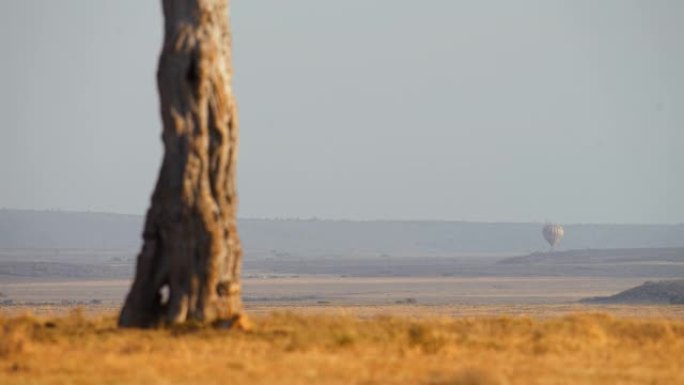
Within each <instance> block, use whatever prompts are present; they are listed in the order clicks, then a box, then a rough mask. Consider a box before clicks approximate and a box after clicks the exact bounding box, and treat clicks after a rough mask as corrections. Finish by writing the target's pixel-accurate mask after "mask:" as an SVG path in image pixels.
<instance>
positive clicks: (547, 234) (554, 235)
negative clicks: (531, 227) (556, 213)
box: [542, 223, 565, 250]
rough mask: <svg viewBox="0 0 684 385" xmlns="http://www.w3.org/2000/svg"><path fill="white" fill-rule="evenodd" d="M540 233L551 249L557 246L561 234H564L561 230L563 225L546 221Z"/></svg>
mask: <svg viewBox="0 0 684 385" xmlns="http://www.w3.org/2000/svg"><path fill="white" fill-rule="evenodd" d="M542 235H544V239H546V242H548V243H549V245H551V250H553V249H554V248H555V247H556V246H558V244H559V243H560V241H561V239H563V235H565V230H563V226H561V225H555V224H553V223H547V224H545V225H544V228H543V229H542Z"/></svg>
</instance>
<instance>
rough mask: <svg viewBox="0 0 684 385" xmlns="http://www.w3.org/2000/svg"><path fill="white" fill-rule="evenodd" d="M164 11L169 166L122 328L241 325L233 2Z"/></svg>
mask: <svg viewBox="0 0 684 385" xmlns="http://www.w3.org/2000/svg"><path fill="white" fill-rule="evenodd" d="M162 4H163V9H164V18H165V27H164V43H163V48H162V52H161V55H160V58H159V69H158V72H157V83H158V88H159V96H160V99H161V116H162V122H163V135H162V137H163V142H164V159H163V163H162V166H161V170H160V172H159V178H158V181H157V184H156V187H155V189H154V193H153V195H152V199H151V205H150V208H149V210H148V212H147V217H146V221H145V227H144V230H143V241H144V243H143V246H142V250H141V251H140V254H139V255H138V263H137V268H136V275H135V280H134V282H133V285H132V288H131V291H130V292H129V294H128V296H127V298H126V302H125V304H124V307H123V309H122V311H121V314H120V317H119V325H120V326H123V327H155V326H158V325H160V324H163V323H167V324H175V323H182V322H185V321H188V320H197V321H201V322H216V321H222V322H223V324H224V325H230V324H231V323H234V322H236V321H238V322H242V321H240V320H244V318H243V317H241V316H242V312H243V309H242V303H241V299H240V280H239V274H240V263H241V257H242V250H241V246H240V240H239V237H238V233H237V226H236V217H235V216H236V205H237V196H236V189H235V168H236V160H237V147H238V124H237V114H236V105H235V98H234V96H233V92H232V89H231V78H232V64H231V35H230V30H229V22H228V0H162ZM163 292H166V293H168V296H165V295H163ZM165 297H168V298H165Z"/></svg>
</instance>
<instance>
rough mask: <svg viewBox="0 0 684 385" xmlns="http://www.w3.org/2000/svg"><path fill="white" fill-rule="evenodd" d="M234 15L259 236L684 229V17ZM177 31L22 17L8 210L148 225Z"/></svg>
mask: <svg viewBox="0 0 684 385" xmlns="http://www.w3.org/2000/svg"><path fill="white" fill-rule="evenodd" d="M232 2H233V9H232V21H233V28H234V35H235V37H234V38H235V52H234V54H235V60H236V61H235V70H236V78H235V81H236V83H235V89H236V92H237V96H238V103H239V107H240V121H241V140H242V142H241V149H240V167H239V185H238V187H239V192H240V199H241V206H240V210H239V215H240V216H241V217H301V218H306V217H312V216H316V217H320V218H349V219H448V220H478V221H544V220H546V219H549V220H554V221H558V222H563V223H570V222H572V223H577V222H610V223H624V222H626V223H647V222H648V223H652V222H661V223H672V222H677V223H679V222H684V203H683V202H684V150H683V148H684V1H681V0H669V1H668V0H660V1H658V0H642V1H629V0H603V1H595V0H567V1H549V0H536V1H532V0H526V1H522V0H520V1H510V0H499V1H493V0H490V1H481V0H471V1H456V0H443V1H439V0H432V1H405V0H345V1H321V0H288V1H283V0H233V1H232ZM161 22H162V16H161V10H160V5H159V1H152V0H145V1H140V0H126V1H124V0H116V1H105V0H79V1H76V0H60V1H55V0H42V1H38V0H7V1H2V2H0V45H1V46H2V47H3V52H2V55H1V57H0V114H1V118H0V177H1V181H2V182H1V183H2V184H1V188H0V207H7V208H33V209H68V210H93V211H110V212H121V213H139V214H142V213H144V210H145V209H146V207H147V204H148V200H149V196H150V193H151V190H152V186H153V184H154V181H155V179H156V175H157V169H158V167H159V165H160V162H161V142H160V133H161V126H160V120H159V116H158V98H157V95H156V85H155V76H154V74H155V70H156V61H157V55H158V52H159V47H160V44H161Z"/></svg>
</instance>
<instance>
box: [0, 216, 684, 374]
mask: <svg viewBox="0 0 684 385" xmlns="http://www.w3.org/2000/svg"><path fill="white" fill-rule="evenodd" d="M275 225H277V226H283V227H285V226H287V229H289V228H294V227H296V226H311V227H312V229H315V230H317V231H319V230H320V228H325V227H326V226H342V225H341V224H337V223H333V224H327V223H313V224H312V223H309V222H296V223H294V224H291V223H285V224H281V223H276V224H275ZM275 225H273V226H275ZM314 225H315V226H314ZM344 225H345V226H347V224H344ZM376 225H377V226H380V224H374V226H376ZM137 226H138V224H135V226H128V227H131V228H138V227H137ZM260 226H262V224H260ZM264 226H265V225H264ZM269 226H271V224H269ZM349 226H351V225H349ZM354 226H361V225H354ZM364 226H365V225H364ZM382 226H386V225H384V224H382ZM401 226H406V225H401ZM411 226H414V227H416V228H418V229H420V228H422V227H421V226H425V225H423V224H418V225H411ZM440 226H442V225H440ZM444 226H446V225H444ZM450 226H451V225H450ZM453 226H456V225H453ZM15 227H16V226H14V227H8V228H15ZM88 227H95V226H88ZM128 227H126V228H128ZM245 228H246V230H250V227H249V226H245ZM354 228H355V227H354ZM383 229H384V227H383ZM278 230H279V232H275V231H274V232H273V233H274V234H275V235H273V236H269V238H268V242H264V244H268V245H273V244H274V241H273V239H278V238H277V237H276V235H277V234H279V233H280V232H281V231H280V230H281V229H280V227H279V228H278ZM430 230H431V231H429V232H428V231H427V230H426V231H425V234H428V235H429V236H432V235H431V234H434V233H435V231H434V229H432V228H431V229H430ZM449 230H450V231H449V233H457V232H456V231H452V229H449ZM579 230H581V229H577V230H576V231H575V233H576V234H577V233H579ZM666 230H668V229H666ZM293 231H294V230H293ZM298 231H299V230H298ZM312 231H313V230H312ZM611 231H613V230H612V229H611ZM668 231H669V230H668ZM376 232H379V230H378V231H376ZM246 233H247V240H248V241H249V242H248V244H249V245H253V246H252V247H253V248H252V249H248V250H247V256H246V258H245V267H244V273H243V298H244V300H245V305H246V311H247V315H248V319H249V322H247V323H246V325H247V326H248V328H246V329H245V330H243V329H237V328H234V329H228V330H226V329H215V328H212V327H206V326H201V325H195V324H190V325H184V326H182V327H168V328H162V329H159V330H135V329H120V328H117V326H116V317H117V311H118V309H119V308H120V306H121V302H122V300H123V298H124V296H125V294H126V291H127V289H128V287H129V285H130V277H131V273H132V267H133V259H132V258H133V257H132V256H133V255H135V250H134V248H133V247H131V248H129V249H126V248H123V247H122V248H120V249H115V248H108V249H104V248H102V249H95V248H90V249H88V248H85V247H81V248H75V247H71V248H67V247H64V246H60V245H49V247H47V246H43V247H42V248H40V249H37V248H36V247H35V246H34V248H28V247H24V248H19V247H18V246H17V245H13V244H12V245H10V246H12V247H9V246H5V249H3V250H0V384H2V385H5V384H7V385H15V384H77V385H78V384H285V385H287V384H365V385H371V384H378V385H379V384H417V385H478V384H479V385H522V384H540V385H541V384H663V385H665V384H667V385H670V384H684V301H682V299H684V297H682V294H683V293H684V292H673V291H672V290H674V289H672V287H675V286H676V285H675V286H667V287H664V286H662V285H658V284H657V282H660V281H673V280H677V279H681V277H682V276H683V275H684V248H681V247H680V245H678V244H677V245H675V246H676V247H670V248H651V249H648V248H643V247H642V248H639V247H637V246H639V245H631V244H627V241H624V242H622V243H625V244H626V245H627V246H629V247H630V248H624V249H616V248H613V249H610V248H607V247H605V246H604V247H603V248H601V249H579V248H578V249H576V250H574V251H573V250H567V251H562V252H556V253H545V252H541V253H532V254H529V255H528V254H526V253H521V252H510V253H509V252H488V253H485V252H477V253H476V252H473V253H470V252H468V253H461V252H458V251H456V250H453V251H452V250H447V249H446V246H444V245H441V244H437V246H440V247H442V246H444V247H443V248H444V249H445V251H441V249H439V250H437V251H434V250H435V249H437V246H435V244H436V243H435V242H434V241H431V242H427V241H430V239H426V242H424V243H425V244H428V245H429V246H430V247H429V250H428V248H427V247H424V248H423V249H425V250H423V249H417V247H415V246H412V245H410V244H409V245H403V246H402V247H403V249H397V250H391V249H390V250H388V246H386V245H380V246H383V247H382V248H381V247H380V246H377V247H376V246H374V245H369V246H366V248H365V249H360V246H358V245H355V246H354V249H344V248H343V247H346V246H345V245H346V244H347V243H348V242H346V241H345V242H342V241H340V242H339V244H340V245H341V246H339V247H338V249H339V250H338V249H335V250H334V251H335V254H334V255H333V253H332V252H329V253H328V254H327V255H326V254H322V253H321V252H320V251H319V250H311V251H309V250H308V249H304V248H303V247H299V246H298V245H288V244H283V245H279V246H278V248H277V249H275V250H272V249H273V247H274V246H270V247H271V248H265V247H264V248H257V247H255V246H258V245H259V239H257V238H255V237H254V236H252V237H251V238H250V237H249V235H250V233H249V231H246ZM253 233H254V234H264V233H266V231H265V230H263V229H260V231H259V232H256V231H254V232H253ZM332 233H334V234H337V233H338V231H337V229H336V231H335V232H331V234H332ZM387 233H388V234H389V233H393V232H390V231H389V230H388V231H387ZM506 233H508V230H507V231H506ZM630 234H631V233H630ZM630 234H627V235H629V236H625V239H627V240H633V239H635V237H634V236H632V235H630ZM381 235H382V234H379V235H378V236H375V235H374V236H373V237H369V239H373V240H375V239H382V237H381ZM426 237H427V235H426ZM129 238H131V239H134V237H132V236H131V237H129ZM319 238H323V237H307V238H306V239H307V240H308V239H314V240H315V239H319ZM329 238H330V237H327V238H326V239H329ZM346 238H347V239H349V238H353V237H346ZM357 238H359V239H363V238H361V237H360V236H359V237H357ZM16 239H21V237H19V236H17V235H14V236H12V240H16ZM26 239H30V238H28V237H26ZM54 239H57V240H60V242H61V240H63V239H64V237H63V236H62V237H54ZM80 239H96V238H95V237H81V238H79V242H83V241H80ZM283 239H296V237H294V236H288V237H283ZM674 239H681V238H680V237H675V238H674ZM399 241H401V240H399ZM399 241H397V242H399ZM308 244H309V243H307V245H308ZM386 244H387V245H394V244H396V242H386ZM8 245H9V244H8ZM76 245H77V246H78V245H79V244H76ZM19 246H21V245H19ZM29 246H30V245H29ZM124 246H125V245H124ZM371 246H373V247H371ZM447 246H448V245H447ZM597 246H602V245H597ZM409 247H414V248H416V249H415V250H409V251H407V252H405V253H404V252H403V250H404V249H408V248H409ZM421 247H422V246H421ZM502 248H503V247H502ZM326 250H333V248H332V247H331V246H329V245H327V249H326ZM645 282H650V283H646V284H645ZM676 287H679V288H680V289H677V290H680V291H681V288H684V281H682V284H679V286H676ZM632 288H637V290H632ZM663 288H664V289H663ZM630 290H632V291H630ZM621 292H622V293H626V294H623V295H621V296H618V297H611V296H613V295H614V294H616V293H621ZM596 297H600V298H604V299H603V300H600V301H593V302H592V301H585V300H584V299H586V298H596Z"/></svg>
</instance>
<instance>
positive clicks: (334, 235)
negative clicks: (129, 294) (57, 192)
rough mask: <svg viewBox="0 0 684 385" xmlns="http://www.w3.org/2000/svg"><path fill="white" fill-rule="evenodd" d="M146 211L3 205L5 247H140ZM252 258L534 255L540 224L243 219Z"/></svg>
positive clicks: (596, 234)
mask: <svg viewBox="0 0 684 385" xmlns="http://www.w3.org/2000/svg"><path fill="white" fill-rule="evenodd" d="M142 221H143V217H142V216H136V215H120V214H106V213H82V212H64V211H28V210H8V209H2V210H0V249H98V250H115V249H122V250H135V249H137V248H138V247H139V245H140V233H141V229H142ZM239 222H240V223H239V226H240V227H239V229H240V234H241V236H242V239H243V242H244V245H245V249H246V250H247V252H248V253H250V255H251V256H253V257H260V256H266V257H278V258H285V257H287V256H300V257H302V256H303V257H306V256H333V257H334V256H361V257H363V256H417V255H452V254H454V253H495V252H513V253H530V252H534V251H539V250H545V249H546V248H547V246H546V244H545V243H544V241H543V239H542V237H541V227H542V224H541V223H476V222H449V221H334V220H296V219H286V220H271V219H241V220H240V221H239ZM565 229H566V236H565V239H564V240H563V242H562V243H561V247H562V248H563V249H609V248H613V249H629V248H677V247H684V225H611V224H605V225H600V224H599V225H568V226H565Z"/></svg>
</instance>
